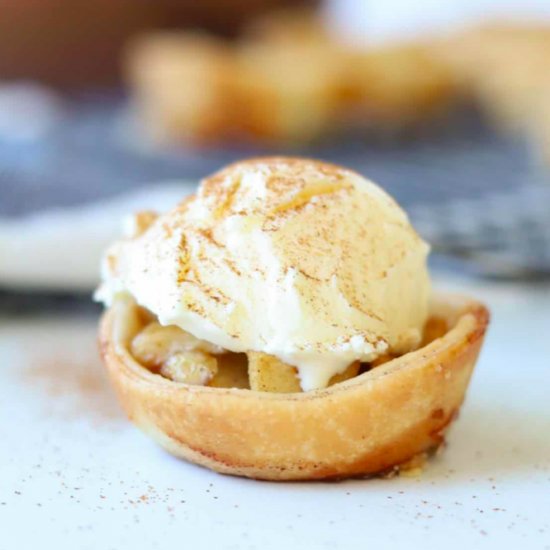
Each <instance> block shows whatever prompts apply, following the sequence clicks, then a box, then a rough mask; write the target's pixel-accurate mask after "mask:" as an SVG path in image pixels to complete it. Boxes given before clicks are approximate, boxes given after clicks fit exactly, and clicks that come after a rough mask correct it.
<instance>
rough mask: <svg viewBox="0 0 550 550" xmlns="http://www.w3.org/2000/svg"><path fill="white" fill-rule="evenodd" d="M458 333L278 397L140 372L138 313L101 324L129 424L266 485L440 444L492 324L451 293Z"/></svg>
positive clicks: (364, 470) (448, 300)
mask: <svg viewBox="0 0 550 550" xmlns="http://www.w3.org/2000/svg"><path fill="white" fill-rule="evenodd" d="M433 311H434V315H435V316H437V317H443V318H445V319H446V320H447V322H448V324H449V326H451V327H452V328H451V329H450V330H449V331H448V332H447V333H446V334H445V335H444V336H443V337H441V338H438V339H436V340H435V341H433V342H431V343H430V344H428V345H427V346H425V347H423V348H421V349H419V350H417V351H415V352H411V353H408V354H406V355H404V356H402V357H399V358H397V359H394V360H392V361H389V362H387V363H385V364H384V365H382V366H380V367H378V368H375V369H373V370H371V371H369V372H366V373H364V374H361V375H360V376H357V377H355V378H353V379H350V380H348V381H346V382H343V383H340V384H336V385H334V386H331V387H329V388H327V389H325V390H316V391H311V392H305V393H293V394H274V393H263V392H254V391H251V390H247V389H224V388H212V387H200V386H190V385H186V384H178V383H174V382H172V381H169V380H166V379H164V378H162V377H161V376H158V375H155V374H153V373H151V372H150V371H148V370H147V369H146V368H144V367H142V366H141V365H139V364H138V363H137V362H136V361H135V360H134V359H133V358H132V356H131V354H130V353H129V351H128V342H129V339H130V338H131V336H132V335H133V334H134V333H135V331H136V330H137V329H138V328H139V321H138V319H137V315H138V313H137V308H136V307H135V306H134V305H133V303H131V302H122V301H119V302H117V303H116V304H115V305H114V306H113V307H112V308H111V309H110V310H109V311H107V312H106V314H105V315H104V318H103V320H102V323H101V330H100V343H101V352H102V356H103V359H104V362H105V364H106V366H107V368H108V370H109V373H110V376H111V379H112V381H113V383H114V385H115V388H116V390H117V393H118V395H119V398H120V400H121V403H122V405H123V406H124V408H125V410H126V412H127V413H128V415H129V417H130V419H131V420H132V421H133V422H134V423H136V424H137V425H138V426H139V427H140V428H141V429H143V430H144V431H145V432H147V433H149V434H150V435H151V436H152V437H153V438H154V439H156V440H157V441H158V442H159V443H160V444H161V445H163V446H164V447H165V448H166V449H167V450H168V451H170V452H171V453H173V454H175V455H177V456H180V457H182V458H185V459H187V460H189V461H191V462H195V463H197V464H200V465H202V466H206V467H208V468H211V469H213V470H216V471H218V472H222V473H228V474H233V475H241V476H246V477H252V478H258V479H272V480H297V479H327V478H342V477H349V476H359V475H361V476H362V475H370V474H375V473H379V472H383V471H386V470H387V469H388V468H392V467H394V466H396V465H399V464H401V463H403V462H406V461H407V460H409V459H411V458H412V457H413V456H415V455H417V454H419V453H422V452H424V451H427V450H429V449H431V448H434V447H437V446H438V445H439V444H440V443H441V442H442V440H443V434H444V432H445V430H446V428H447V427H448V425H449V423H450V422H451V421H452V420H453V419H454V418H455V417H456V414H457V412H458V409H459V408H460V405H461V404H462V401H463V399H464V394H465V391H466V388H467V386H468V381H469V379H470V375H471V373H472V370H473V367H474V364H475V362H476V359H477V355H478V353H479V350H480V347H481V344H482V341H483V336H484V334H485V330H486V327H487V324H488V320H489V313H488V311H487V309H486V308H485V307H484V306H483V305H482V304H480V303H478V302H474V301H472V300H469V299H467V298H461V297H455V296H440V297H438V298H437V299H436V301H435V304H434V309H433Z"/></svg>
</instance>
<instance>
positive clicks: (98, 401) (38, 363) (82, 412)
mask: <svg viewBox="0 0 550 550" xmlns="http://www.w3.org/2000/svg"><path fill="white" fill-rule="evenodd" d="M21 379H22V380H23V381H24V382H25V383H26V384H28V385H29V386H32V388H33V389H38V390H40V391H41V392H43V393H44V394H46V395H47V396H48V397H49V398H50V399H48V402H47V409H46V414H48V415H56V416H60V417H61V418H63V419H66V420H75V419H78V418H81V417H83V416H86V417H88V418H90V419H91V420H93V421H94V422H96V423H99V422H101V423H105V422H110V423H112V422H114V421H117V420H122V418H123V414H122V412H121V410H120V408H119V406H118V404H117V402H116V400H115V397H114V395H113V393H112V390H111V387H110V385H109V383H108V380H107V375H106V373H105V372H104V371H103V368H102V366H101V364H100V362H99V359H98V360H97V361H90V360H88V361H78V360H75V361H71V360H69V359H68V358H67V357H61V356H60V357H59V358H56V357H37V358H36V359H35V360H33V361H32V362H31V363H30V364H29V365H28V367H27V368H25V369H22V371H21Z"/></svg>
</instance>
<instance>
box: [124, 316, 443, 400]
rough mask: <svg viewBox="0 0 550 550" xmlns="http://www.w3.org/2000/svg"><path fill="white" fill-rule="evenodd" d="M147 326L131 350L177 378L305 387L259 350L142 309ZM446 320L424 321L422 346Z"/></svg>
mask: <svg viewBox="0 0 550 550" xmlns="http://www.w3.org/2000/svg"><path fill="white" fill-rule="evenodd" d="M140 317H141V319H142V327H141V328H140V330H139V331H138V332H137V333H136V335H135V336H134V337H133V338H132V340H131V345H130V350H131V353H132V355H133V357H134V359H136V361H138V362H139V363H140V364H142V365H143V366H144V367H146V368H147V369H149V370H150V371H151V372H153V373H155V374H159V375H161V376H163V377H164V378H167V379H169V380H172V381H174V382H179V383H184V384H192V385H200V386H211V387H216V388H249V389H251V390H255V391H264V392H274V393H294V392H301V391H302V389H301V387H300V380H299V377H298V372H297V369H296V368H295V367H293V366H291V365H288V364H286V363H284V362H283V361H280V360H279V359H278V358H276V357H274V356H272V355H268V354H265V353H261V352H257V351H249V352H248V353H234V352H230V351H227V350H225V349H223V348H220V347H218V346H215V345H213V344H211V343H209V342H205V341H204V340H199V339H198V338H195V337H194V336H192V335H191V334H189V333H188V332H185V331H184V330H182V329H180V328H179V327H176V326H173V325H170V326H162V325H160V324H159V323H158V322H157V321H156V320H155V319H154V318H153V317H152V316H151V314H150V313H148V312H146V311H145V310H142V312H141V315H140ZM447 330H448V327H447V323H446V321H445V320H443V319H441V318H439V317H432V318H430V319H429V320H428V322H427V323H426V325H425V327H424V336H423V341H422V346H424V345H426V344H429V343H430V342H431V341H433V340H435V339H436V338H439V337H440V336H442V335H444V334H445V333H446V332H447ZM392 359H394V357H393V356H392V355H383V356H381V357H378V358H377V359H376V360H374V361H373V362H371V363H360V362H359V361H356V362H354V363H352V364H351V365H349V366H348V367H347V369H346V370H345V371H344V372H342V373H340V374H336V375H334V376H333V377H332V378H331V380H330V382H329V386H332V385H334V384H337V383H339V382H344V381H345V380H348V379H350V378H353V377H355V376H357V375H359V374H362V373H363V372H366V371H368V370H371V369H372V368H376V367H378V366H380V365H382V364H384V363H387V362H388V361H391V360H392Z"/></svg>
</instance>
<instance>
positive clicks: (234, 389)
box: [96, 158, 488, 480]
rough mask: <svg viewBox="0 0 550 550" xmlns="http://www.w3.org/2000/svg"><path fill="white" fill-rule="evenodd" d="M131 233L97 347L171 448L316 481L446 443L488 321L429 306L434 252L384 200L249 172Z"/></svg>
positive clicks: (332, 182)
mask: <svg viewBox="0 0 550 550" xmlns="http://www.w3.org/2000/svg"><path fill="white" fill-rule="evenodd" d="M134 221H135V223H134V224H133V225H132V227H130V231H129V234H128V235H127V236H126V238H124V239H122V240H120V241H118V242H116V243H115V244H113V245H112V246H111V247H110V248H109V250H108V251H107V252H106V255H105V260H104V263H103V283H102V285H101V287H100V288H99V289H98V291H97V294H96V296H97V298H98V299H99V300H101V301H103V302H104V303H105V304H106V305H107V306H108V310H107V312H106V313H105V315H104V318H103V321H102V323H101V329H100V341H101V350H102V355H103V358H104V361H105V364H106V366H107V369H108V371H109V373H110V375H111V378H112V380H113V383H114V385H115V388H116V390H117V393H118V395H119V397H120V400H121V402H122V404H123V406H124V408H125V409H126V411H127V413H128V415H129V417H130V418H131V419H132V420H133V421H134V422H135V423H136V424H137V425H138V426H139V427H141V428H142V429H143V430H144V431H146V432H147V433H149V434H151V436H152V437H153V438H155V439H156V440H157V441H158V442H159V443H160V444H161V445H163V446H164V447H165V448H166V449H168V450H169V451H170V452H172V453H174V454H176V455H178V456H181V457H183V458H186V459H187V460H190V461H192V462H196V463H198V464H202V465H204V466H207V467H209V468H212V469H214V470H217V471H219V472H223V473H230V474H235V475H243V476H248V477H254V478H260V479H279V480H287V479H288V480H290V479H324V478H339V477H346V476H356V475H368V474H375V473H380V472H386V471H388V470H392V471H394V470H395V469H398V468H399V466H400V465H402V464H404V463H407V462H409V461H410V460H411V459H413V458H414V457H416V456H417V455H420V454H422V453H425V452H428V451H430V450H431V449H434V448H437V447H438V446H439V445H440V444H441V442H442V441H443V435H444V432H445V430H446V428H447V427H448V425H449V424H450V422H451V421H452V420H453V419H454V418H455V416H456V414H457V411H458V409H459V408H460V405H461V403H462V401H463V399H464V394H465V391H466V388H467V385H468V381H469V378H470V375H471V372H472V369H473V367H474V364H475V361H476V359H477V355H478V353H479V349H480V347H481V344H482V341H483V336H484V333H485V329H486V326H487V323H488V312H487V310H486V309H485V307H484V306H483V305H481V304H479V303H477V302H475V301H473V300H469V299H467V298H460V297H455V296H446V295H438V296H431V292H430V284H429V276H428V271H427V267H426V259H427V255H428V251H429V248H428V246H427V245H426V243H424V242H423V241H422V239H420V237H419V236H418V235H417V234H416V233H415V231H414V229H413V228H412V227H411V225H410V223H409V221H408V219H407V217H406V215H405V214H404V212H403V211H402V210H401V209H400V208H399V206H398V205H397V204H396V203H395V202H394V201H393V200H392V199H391V198H390V197H389V196H388V195H387V194H386V193H385V192H384V191H382V189H380V188H379V187H377V186H376V185H375V184H373V183H372V182H370V181H368V180H366V179H364V178H362V177H361V176H359V175H358V174H356V173H354V172H351V171H349V170H346V169H344V168H340V167H337V166H333V165H329V164H325V163H321V162H317V161H311V160H306V159H289V158H265V159H255V160H251V161H246V162H241V163H237V164H235V165H232V166H230V167H228V168H226V169H225V170H222V171H221V172H219V173H217V174H215V175H213V176H212V177H210V178H207V179H205V180H203V182H202V183H201V185H200V187H199V189H198V191H197V193H196V194H195V195H193V196H191V197H188V198H187V199H186V200H184V201H183V202H182V203H181V204H180V205H178V206H177V207H176V208H175V209H173V210H172V211H171V212H168V213H166V214H163V215H159V216H153V215H152V214H151V213H144V214H142V215H138V216H137V217H136V218H135V220H134Z"/></svg>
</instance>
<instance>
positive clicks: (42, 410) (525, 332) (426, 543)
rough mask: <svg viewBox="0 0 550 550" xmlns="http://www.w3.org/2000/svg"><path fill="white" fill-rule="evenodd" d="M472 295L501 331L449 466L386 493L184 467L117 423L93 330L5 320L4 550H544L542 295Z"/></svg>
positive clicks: (491, 289)
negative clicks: (487, 306) (484, 305)
mask: <svg viewBox="0 0 550 550" xmlns="http://www.w3.org/2000/svg"><path fill="white" fill-rule="evenodd" d="M445 286H446V287H449V286H450V283H449V282H446V283H445ZM467 290H468V291H469V292H471V293H473V294H475V295H476V296H479V297H480V298H482V299H485V300H487V301H488V302H489V303H490V305H491V307H492V310H493V323H492V326H491V329H490V332H489V336H488V339H487V342H486V347H485V349H484V351H483V354H482V357H481V360H480V362H479V365H478V368H477V370H476V373H475V375H474V379H473V382H472V385H471V389H470V392H469V395H468V399H467V402H466V405H465V406H464V408H463V411H462V413H461V416H460V419H459V420H458V422H457V424H456V425H455V426H454V428H453V429H452V431H451V434H450V437H449V446H448V448H447V450H446V451H445V453H444V454H443V455H442V456H441V457H438V458H436V459H435V460H433V461H431V462H430V463H429V465H428V467H427V469H426V470H425V472H424V474H423V475H422V476H421V477H419V478H395V479H391V480H380V479H375V480H353V481H346V482H340V483H278V484H277V483H267V482H258V481H251V480H245V479H238V478H231V477H224V476H221V475H218V474H215V473H212V472H210V471H207V470H204V469H202V468H199V467H196V466H193V465H190V464H186V463H185V462H182V461H180V460H177V459H175V458H172V457H171V456H169V455H167V454H165V453H164V452H163V451H162V450H160V449H159V448H157V447H156V446H155V445H154V444H153V443H152V442H150V441H149V440H148V439H146V438H145V436H143V435H141V433H139V432H138V431H137V430H135V429H134V428H133V427H131V426H130V425H129V423H128V422H127V421H126V420H125V419H124V418H123V417H122V414H121V413H120V412H119V410H118V407H117V405H116V403H115V402H114V399H113V397H112V395H111V393H110V389H109V387H108V386H107V385H106V383H105V380H104V378H103V373H102V370H101V368H100V366H99V362H98V359H97V354H96V351H95V319H91V318H61V317H56V318H52V317H48V316H46V317H44V316H43V317H42V318H33V319H23V318H22V319H19V320H14V319H13V318H11V319H4V320H2V321H1V322H0V350H1V351H2V359H3V361H2V363H1V364H0V441H1V445H2V446H1V453H0V527H1V529H0V550H8V549H9V550H12V549H14V550H15V549H16V550H26V549H31V548H32V549H34V548H55V549H56V550H62V549H69V548H70V549H73V548H77V549H87V548H90V549H95V548H100V549H103V550H109V549H123V548H135V549H142V548H144V549H149V548H162V549H165V548H176V547H177V548H190V549H202V548H215V549H221V548H244V549H247V548H258V549H262V550H269V549H277V550H283V549H285V548H312V549H316V548H377V549H385V548H392V549H393V548H423V549H425V550H426V549H428V550H429V549H432V548H433V549H436V548H437V549H441V548H444V549H446V550H452V549H455V548H456V549H460V550H464V548H475V549H478V548H498V549H504V548H523V549H531V548H533V549H550V512H549V510H550V394H549V388H550V338H549V336H550V330H549V329H550V314H549V313H548V312H549V310H550V296H549V291H548V288H547V287H546V288H544V287H541V288H539V289H538V290H537V289H532V290H524V291H520V290H518V288H517V287H511V286H508V285H499V284H496V283H494V284H490V285H484V286H478V287H475V288H473V287H468V288H467ZM319 421H320V422H322V419H319Z"/></svg>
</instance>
